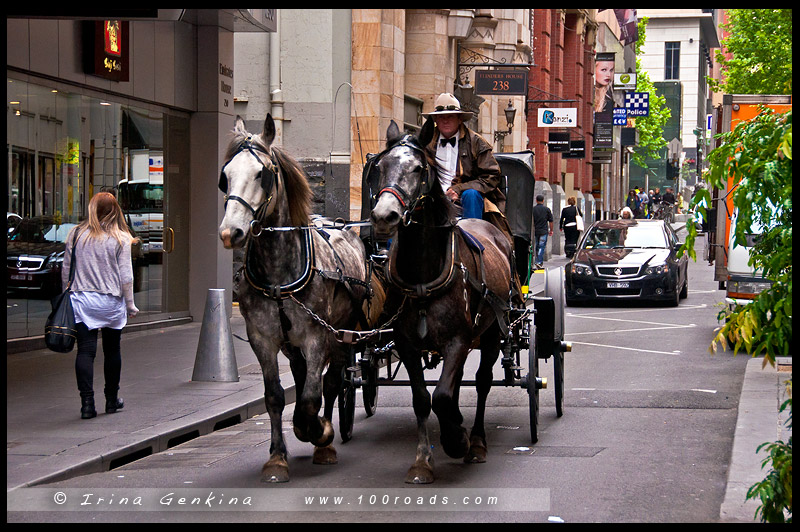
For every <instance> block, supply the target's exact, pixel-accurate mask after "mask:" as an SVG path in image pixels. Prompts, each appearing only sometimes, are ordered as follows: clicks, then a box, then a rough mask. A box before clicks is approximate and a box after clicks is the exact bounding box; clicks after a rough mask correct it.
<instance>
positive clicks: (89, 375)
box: [75, 322, 122, 399]
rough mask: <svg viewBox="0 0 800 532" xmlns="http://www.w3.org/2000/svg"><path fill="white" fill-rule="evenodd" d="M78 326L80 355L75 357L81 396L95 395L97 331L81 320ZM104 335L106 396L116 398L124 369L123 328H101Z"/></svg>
mask: <svg viewBox="0 0 800 532" xmlns="http://www.w3.org/2000/svg"><path fill="white" fill-rule="evenodd" d="M77 328H78V337H77V343H78V356H77V357H76V358H75V376H76V377H77V379H78V391H79V392H80V394H81V398H88V397H94V358H95V356H96V355H97V331H98V329H89V328H87V327H86V324H85V323H83V322H80V323H78V324H77ZM100 330H101V331H102V337H103V357H104V361H103V373H104V375H105V380H106V386H105V396H106V398H111V399H114V398H116V397H117V392H118V391H119V378H120V373H121V371H122V355H121V354H120V348H119V345H120V336H121V335H122V330H121V329H107V328H103V329H100Z"/></svg>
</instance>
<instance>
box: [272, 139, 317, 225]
mask: <svg viewBox="0 0 800 532" xmlns="http://www.w3.org/2000/svg"><path fill="white" fill-rule="evenodd" d="M272 152H273V153H274V154H275V158H276V159H277V160H278V164H279V165H280V167H281V170H282V171H283V174H284V180H283V181H284V186H285V187H286V196H287V198H288V201H289V216H290V217H291V220H292V225H295V226H298V227H300V226H305V225H308V224H309V223H310V220H311V217H310V216H311V200H312V199H313V196H314V193H313V192H312V190H311V186H310V185H309V184H308V176H307V175H306V173H305V171H304V170H303V168H302V167H301V166H300V164H299V163H298V162H297V161H296V160H294V159H293V158H292V157H291V156H290V155H288V154H287V153H286V152H284V151H283V150H282V149H280V148H278V147H277V146H273V147H272Z"/></svg>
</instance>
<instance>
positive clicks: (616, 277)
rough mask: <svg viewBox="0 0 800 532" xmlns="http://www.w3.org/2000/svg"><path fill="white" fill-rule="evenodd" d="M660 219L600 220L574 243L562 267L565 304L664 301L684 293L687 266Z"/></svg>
mask: <svg viewBox="0 0 800 532" xmlns="http://www.w3.org/2000/svg"><path fill="white" fill-rule="evenodd" d="M681 244H682V242H680V241H679V240H678V236H677V235H676V234H675V231H674V230H673V229H672V227H671V226H670V225H669V224H668V223H666V222H664V221H663V220H641V219H640V220H602V221H598V222H595V223H594V224H592V226H591V227H590V228H589V229H588V230H587V231H586V233H585V234H584V235H583V238H582V239H581V241H580V242H579V243H578V251H577V252H576V253H575V256H574V257H573V258H572V260H571V261H570V262H569V263H567V265H566V266H565V270H566V271H565V284H566V292H565V297H566V303H567V305H571V304H575V303H579V302H582V301H593V300H602V299H605V300H613V299H623V298H632V299H647V300H660V301H667V302H668V303H670V304H671V305H674V306H677V305H678V303H679V300H680V299H684V298H686V297H687V295H688V290H689V278H688V267H689V262H688V258H687V256H686V255H684V256H682V257H680V258H678V256H677V253H678V249H680V247H681Z"/></svg>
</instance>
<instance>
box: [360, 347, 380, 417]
mask: <svg viewBox="0 0 800 532" xmlns="http://www.w3.org/2000/svg"><path fill="white" fill-rule="evenodd" d="M361 379H362V384H361V390H362V396H363V398H364V411H365V412H366V413H367V417H372V416H374V415H375V411H376V410H377V409H378V366H377V365H375V364H373V363H371V362H370V361H369V360H362V361H361Z"/></svg>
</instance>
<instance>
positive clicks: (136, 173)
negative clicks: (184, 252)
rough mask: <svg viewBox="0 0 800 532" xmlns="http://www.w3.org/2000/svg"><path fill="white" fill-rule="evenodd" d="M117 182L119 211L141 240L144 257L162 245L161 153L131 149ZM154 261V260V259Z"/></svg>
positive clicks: (162, 190) (162, 172)
mask: <svg viewBox="0 0 800 532" xmlns="http://www.w3.org/2000/svg"><path fill="white" fill-rule="evenodd" d="M127 155H128V156H127V157H126V158H125V163H126V164H125V171H124V175H125V176H126V177H125V178H123V179H121V180H120V181H119V183H118V184H117V190H118V192H119V203H120V207H122V211H123V212H124V213H125V215H126V216H127V217H129V218H130V222H129V223H130V225H131V227H132V228H133V230H134V231H135V232H136V234H137V236H139V237H140V238H141V239H142V251H143V252H144V253H145V256H150V255H151V254H154V253H161V252H162V250H163V248H164V237H163V233H164V152H162V151H155V150H130V151H129V152H128V154H127ZM155 262H157V261H155Z"/></svg>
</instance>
